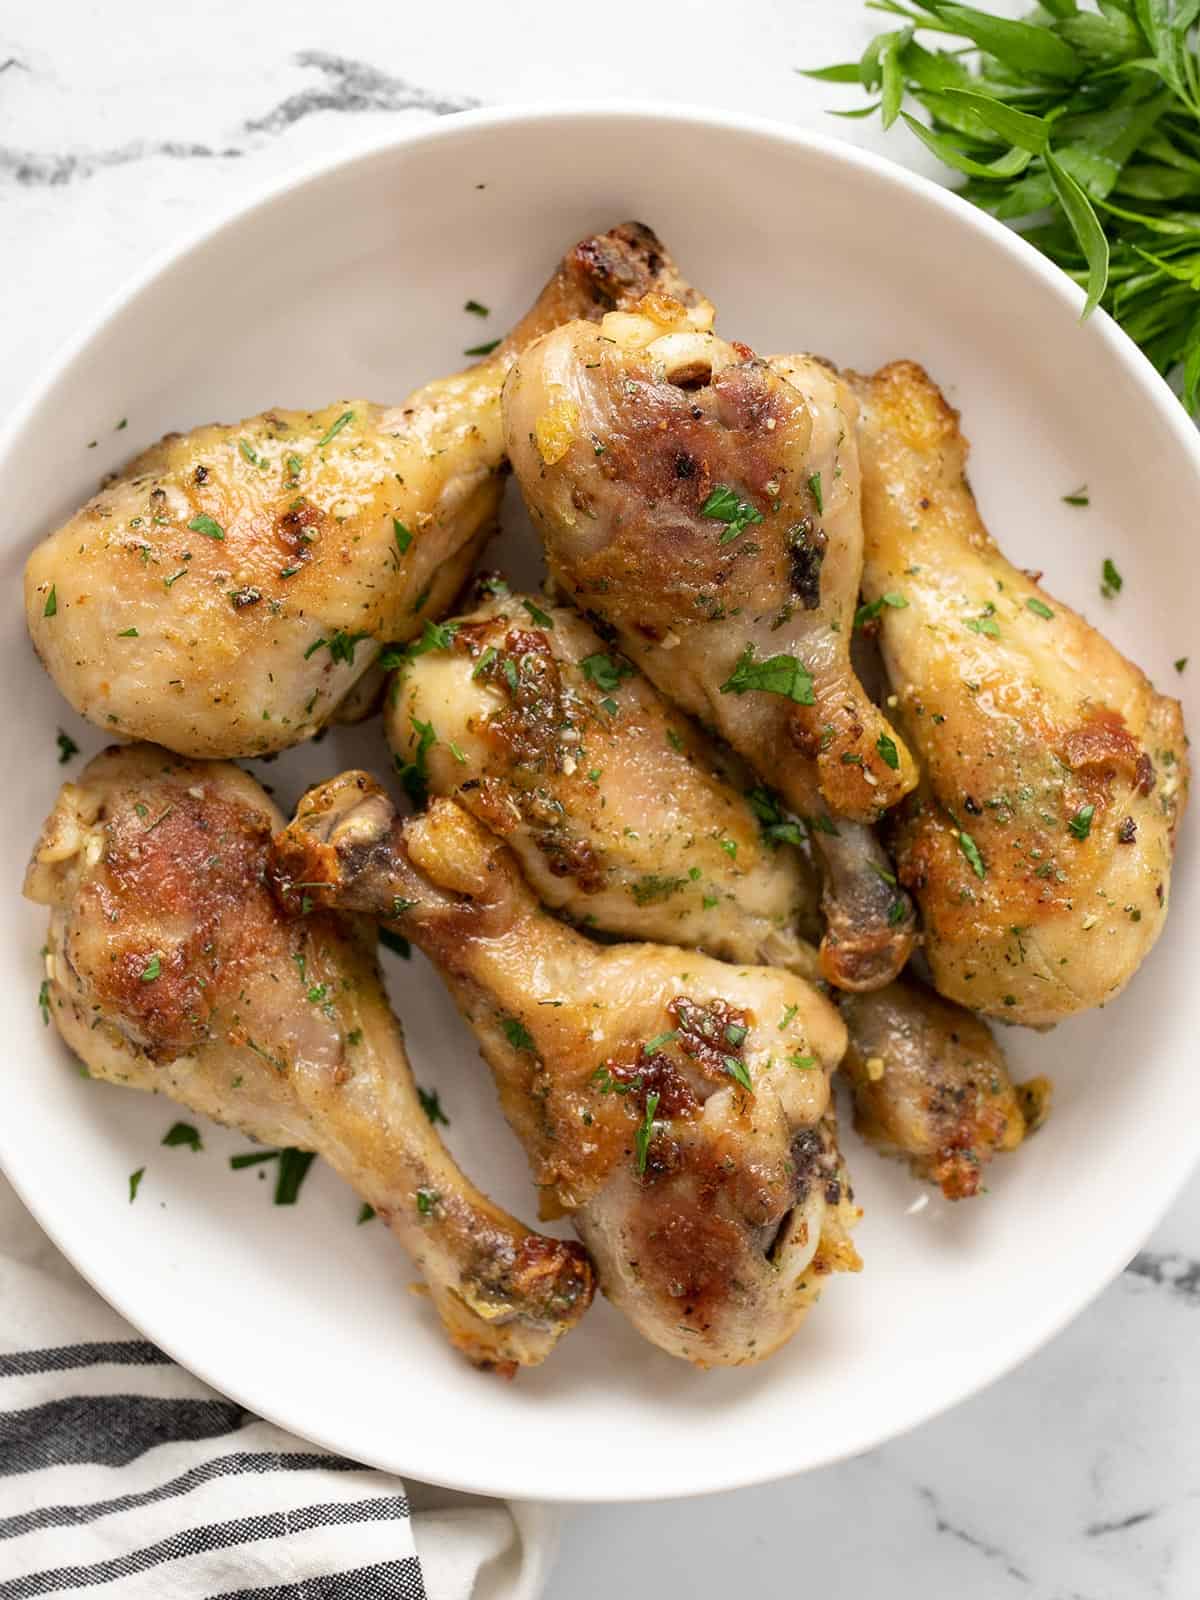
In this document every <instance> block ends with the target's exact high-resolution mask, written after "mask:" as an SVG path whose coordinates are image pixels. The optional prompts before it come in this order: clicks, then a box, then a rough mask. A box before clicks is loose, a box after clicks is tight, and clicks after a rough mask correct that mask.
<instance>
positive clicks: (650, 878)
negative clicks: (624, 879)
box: [629, 872, 687, 906]
mask: <svg viewBox="0 0 1200 1600" xmlns="http://www.w3.org/2000/svg"><path fill="white" fill-rule="evenodd" d="M686 885H687V879H686V878H673V877H666V876H664V875H660V874H659V873H657V872H647V873H644V874H643V875H642V876H641V877H640V878H638V879H637V880H636V882H634V883H631V884H630V885H629V892H630V894H631V895H632V896H633V901H634V904H635V905H639V906H654V905H658V904H659V903H660V902H661V901H663V900H669V899H670V898H671V896H672V895H673V894H675V893H676V891H677V890H679V889H683V888H685V887H686Z"/></svg>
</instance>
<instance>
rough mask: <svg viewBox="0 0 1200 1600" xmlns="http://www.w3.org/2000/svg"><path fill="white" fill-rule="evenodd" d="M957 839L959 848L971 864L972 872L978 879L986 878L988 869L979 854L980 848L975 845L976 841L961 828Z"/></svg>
mask: <svg viewBox="0 0 1200 1600" xmlns="http://www.w3.org/2000/svg"><path fill="white" fill-rule="evenodd" d="M957 839H958V848H959V849H960V850H961V851H962V853H963V855H964V856H966V858H967V860H968V861H969V862H970V864H971V870H972V872H974V874H975V876H976V877H977V878H986V877H987V867H986V866H985V865H984V861H983V857H982V856H981V855H980V853H979V846H978V845H977V844H976V843H975V841H974V839H972V837H971V835H970V834H969V833H965V832H964V831H963V830H962V829H961V828H960V829H959V830H958V833H957Z"/></svg>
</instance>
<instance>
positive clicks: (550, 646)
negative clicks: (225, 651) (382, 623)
mask: <svg viewBox="0 0 1200 1600" xmlns="http://www.w3.org/2000/svg"><path fill="white" fill-rule="evenodd" d="M488 581H489V582H491V583H492V584H493V585H494V584H495V583H496V580H488ZM385 726H386V729H387V736H388V742H389V743H390V745H391V747H392V749H393V750H394V751H395V754H396V761H397V763H398V764H401V765H402V771H403V774H404V777H405V779H406V781H407V784H408V787H409V789H410V791H411V792H412V793H413V795H414V797H416V798H420V796H421V793H422V792H423V790H424V789H425V788H426V787H428V789H429V790H430V791H431V792H432V793H434V794H440V795H446V796H448V797H450V798H453V799H455V800H457V801H458V803H459V804H460V805H462V806H464V807H465V808H466V809H467V810H468V811H470V812H471V813H472V814H473V815H474V816H476V817H478V818H479V820H480V821H481V822H483V823H484V824H485V825H486V826H487V827H489V828H490V829H491V830H492V831H493V832H494V833H496V834H498V835H499V836H500V837H501V838H502V839H504V840H505V841H506V843H507V844H508V845H509V846H510V847H511V848H512V850H513V851H514V852H515V853H516V855H517V857H518V858H519V860H520V862H521V866H522V868H523V870H524V873H525V876H526V878H527V879H528V881H529V883H530V886H531V887H532V888H533V889H534V890H535V891H536V892H537V894H538V897H539V898H540V899H541V901H542V902H543V904H545V905H548V906H551V907H553V908H554V909H556V910H559V911H565V912H566V913H568V914H569V915H570V916H571V917H572V918H573V919H574V920H575V921H576V922H577V923H579V924H581V925H586V926H588V927H597V928H602V929H604V930H605V931H606V932H608V933H617V934H620V935H622V936H623V937H624V938H627V939H653V940H655V941H657V942H661V943H664V944H678V945H688V946H694V947H697V948H699V949H702V950H707V951H708V952H709V954H710V955H715V956H720V957H722V958H724V959H725V960H728V961H749V962H755V963H759V964H762V965H764V966H779V967H786V968H788V969H789V970H790V971H793V972H799V973H801V974H803V975H804V976H806V977H811V976H812V975H813V974H814V972H815V971H816V951H815V950H814V949H813V947H812V945H811V944H809V943H808V942H807V941H806V940H805V939H804V938H803V937H801V935H800V931H799V930H800V928H801V927H803V928H805V929H806V930H808V931H812V929H813V927H814V924H815V918H816V895H815V892H814V886H813V884H812V881H811V874H810V873H809V872H808V870H807V866H806V863H805V861H804V858H803V857H802V855H801V853H800V851H799V850H798V849H797V848H796V847H795V845H794V844H792V843H789V842H787V840H786V839H785V838H783V837H781V835H782V834H786V833H788V832H791V833H793V834H794V833H795V832H796V824H794V823H792V824H790V826H789V825H788V824H787V823H786V822H784V821H783V819H782V818H778V812H777V811H776V810H775V808H774V803H773V801H772V798H771V796H770V795H769V794H767V792H766V791H765V790H763V789H761V787H760V788H757V789H756V788H755V786H754V780H753V779H752V778H751V777H750V776H749V775H748V774H747V773H746V771H745V769H744V768H742V767H741V763H740V762H738V761H736V760H735V759H732V758H730V757H728V755H726V754H724V753H718V751H717V749H716V747H715V746H714V745H713V744H712V742H711V741H710V740H708V739H707V738H705V736H704V735H703V734H702V733H701V732H700V731H699V729H697V728H696V727H695V726H694V725H692V724H691V723H690V722H689V720H688V719H687V718H686V717H684V716H682V715H680V713H679V712H678V711H676V710H675V708H674V707H673V706H671V705H669V704H668V703H667V702H666V701H664V700H663V699H662V697H661V696H660V695H659V694H658V692H657V690H656V689H655V688H654V687H653V686H652V685H651V684H650V683H649V682H648V680H647V679H646V678H644V677H643V676H642V675H641V673H639V672H637V671H635V670H634V668H633V667H631V666H630V665H629V663H628V662H627V661H626V659H625V658H624V656H621V655H620V654H618V653H616V652H610V650H609V647H608V646H606V645H605V644H604V643H603V641H602V640H601V639H600V637H599V636H598V635H597V634H596V633H595V632H594V630H593V629H592V628H590V627H589V626H588V624H587V623H586V622H585V621H584V619H583V618H582V617H581V616H579V614H578V613H577V612H575V611H573V610H572V609H571V608H570V607H568V606H561V605H553V604H551V603H550V602H549V601H547V600H545V599H544V598H543V597H540V596H539V597H538V598H537V599H534V598H531V597H529V596H526V595H514V594H509V593H508V592H507V591H505V592H502V593H500V594H498V595H496V596H494V597H493V598H491V599H489V600H488V601H486V603H484V604H482V605H480V606H478V607H477V608H476V609H475V610H473V611H472V612H470V613H469V614H468V615H467V616H465V617H463V618H461V619H459V620H457V621H454V622H450V623H446V624H443V625H439V626H438V627H437V628H431V629H429V630H428V631H427V633H426V636H425V638H424V639H423V640H422V641H421V642H420V643H419V644H418V645H416V646H414V647H413V650H412V651H411V652H410V654H409V656H408V658H407V659H406V661H405V663H404V665H403V667H402V669H401V671H400V672H399V673H398V674H397V677H396V679H395V681H394V683H393V685H392V689H391V692H390V694H389V695H388V704H387V710H386V712H385ZM748 795H749V797H748ZM756 807H757V811H756V809H755V808H756ZM766 817H776V818H778V820H777V821H775V823H774V826H773V828H772V826H771V825H770V824H769V823H768V822H766V821H765V820H764V818H766Z"/></svg>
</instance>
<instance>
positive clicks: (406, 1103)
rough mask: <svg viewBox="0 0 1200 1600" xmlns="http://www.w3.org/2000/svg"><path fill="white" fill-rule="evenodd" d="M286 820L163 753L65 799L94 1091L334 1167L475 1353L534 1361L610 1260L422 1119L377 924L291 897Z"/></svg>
mask: <svg viewBox="0 0 1200 1600" xmlns="http://www.w3.org/2000/svg"><path fill="white" fill-rule="evenodd" d="M282 820H283V819H282V818H281V817H280V815H279V813H278V812H277V811H276V810H275V808H274V806H273V805H272V804H271V802H270V800H268V799H267V797H266V795H265V794H264V793H263V791H262V789H261V788H260V787H259V786H258V784H256V783H255V782H254V780H253V779H252V778H250V777H249V776H248V775H247V774H246V773H244V772H242V771H240V770H239V769H238V768H237V767H234V766H229V765H226V764H224V763H213V764H208V763H196V762H185V761H180V760H178V759H176V758H175V757H173V756H171V755H170V754H169V753H168V752H166V751H164V750H161V749H158V748H156V747H155V746H152V745H134V746H130V747H127V748H123V749H111V750H108V751H106V752H105V753H104V754H102V755H100V756H97V757H96V759H95V760H94V761H92V762H91V763H90V764H89V765H88V767H87V768H86V769H85V771H84V772H83V773H82V774H81V776H80V778H79V780H78V782H76V783H70V784H66V785H65V786H64V787H63V789H62V792H61V793H60V795H59V799H58V803H57V805H56V806H55V808H54V811H53V812H52V813H51V815H50V817H49V819H48V820H47V822H46V825H45V829H44V831H43V834H42V838H41V840H40V842H39V844H38V847H37V850H36V851H35V854H34V857H33V861H32V863H31V865H30V868H29V872H28V875H27V878H26V883H25V893H26V895H27V896H28V897H29V898H30V899H32V900H36V901H38V902H39V903H41V904H43V905H48V906H50V907H51V918H50V932H49V936H48V939H47V948H48V956H47V972H48V979H49V989H48V997H49V1005H50V1014H51V1015H52V1016H53V1018H54V1020H55V1022H56V1024H57V1026H58V1028H59V1031H60V1032H61V1034H62V1036H63V1038H64V1039H65V1040H66V1042H67V1044H68V1045H70V1047H71V1048H72V1049H73V1050H75V1051H76V1053H77V1054H78V1055H79V1056H80V1057H81V1059H82V1060H83V1061H84V1062H85V1063H86V1065H87V1067H88V1071H89V1073H90V1074H91V1076H92V1077H94V1078H105V1079H107V1080H108V1081H109V1082H112V1083H120V1084H126V1085H128V1086H129V1087H131V1088H138V1089H147V1090H152V1091H157V1092H160V1093H163V1094H166V1095H169V1096H170V1097H171V1098H172V1099H174V1100H177V1101H179V1102H180V1103H181V1104H182V1105H185V1106H188V1107H189V1108H190V1109H191V1110H193V1111H197V1112H200V1113H201V1114H203V1115H205V1116H210V1117H214V1118H216V1119H217V1120H218V1121H221V1122H227V1123H229V1124H231V1125H232V1126H234V1127H238V1128H241V1129H242V1130H243V1131H244V1132H246V1133H248V1134H250V1135H251V1136H253V1137H254V1138H257V1139H261V1140H262V1141H263V1142H264V1143H266V1144H271V1145H281V1146H289V1145H290V1146H297V1147H299V1148H301V1149H305V1150H314V1151H316V1152H317V1153H318V1154H320V1155H321V1156H322V1157H323V1158H324V1159H325V1160H326V1161H328V1162H329V1164H330V1165H331V1166H332V1167H334V1168H335V1170H336V1171H337V1172H338V1173H340V1175H341V1176H342V1177H343V1178H345V1179H346V1180H347V1182H349V1183H351V1184H352V1185H353V1186H354V1187H355V1188H356V1189H357V1190H358V1192H359V1193H360V1194H361V1195H362V1196H363V1198H364V1199H365V1200H367V1201H368V1202H369V1203H370V1204H371V1205H372V1206H373V1207H374V1209H375V1211H376V1212H377V1213H378V1214H379V1216H380V1217H382V1218H383V1220H384V1221H385V1222H386V1223H387V1225H388V1227H389V1228H391V1230H392V1231H393V1233H395V1235H396V1236H397V1238H398V1239H399V1240H400V1241H401V1243H402V1244H403V1245H404V1246H405V1248H406V1249H407V1250H408V1251H409V1253H410V1255H411V1256H412V1257H413V1259H414V1261H415V1262H416V1263H417V1265H418V1267H419V1268H420V1270H421V1272H422V1274H423V1276H424V1278H425V1281H426V1283H427V1284H428V1286H429V1290H430V1294H431V1296H432V1298H433V1303H434V1305H435V1306H436V1308H437V1311H438V1314H439V1315H440V1317H441V1319H442V1321H443V1323H444V1324H445V1327H446V1331H447V1333H448V1334H449V1336H450V1338H451V1339H452V1341H453V1342H454V1343H455V1344H456V1345H457V1346H458V1347H459V1348H460V1349H461V1350H462V1351H463V1352H464V1354H466V1355H467V1356H468V1357H469V1358H470V1359H471V1360H472V1361H474V1362H476V1363H478V1364H480V1365H485V1366H491V1367H498V1368H500V1369H501V1370H503V1371H505V1372H508V1373H511V1372H513V1371H515V1369H516V1367H517V1366H519V1365H534V1364H536V1363H537V1362H540V1361H541V1360H543V1359H544V1358H545V1356H546V1355H548V1354H549V1352H550V1350H551V1349H552V1348H553V1347H554V1344H555V1343H556V1342H557V1340H558V1338H559V1337H560V1335H561V1334H562V1333H564V1332H565V1331H566V1330H567V1329H569V1328H570V1327H572V1326H573V1325H574V1324H575V1322H577V1321H578V1319H579V1317H580V1316H581V1315H582V1313H583V1312H584V1311H585V1310H586V1308H587V1306H588V1303H589V1301H590V1299H591V1294H592V1276H591V1268H590V1264H589V1263H588V1261H587V1260H586V1258H585V1257H584V1255H583V1253H582V1251H580V1250H579V1248H578V1246H575V1245H571V1244H564V1243H563V1242H561V1241H560V1240H557V1239H548V1238H545V1237H543V1236H542V1235H540V1234H536V1233H531V1232H530V1231H529V1230H528V1229H527V1228H525V1227H524V1226H522V1224H521V1223H519V1222H518V1221H517V1220H516V1219H515V1218H513V1217H511V1216H509V1215H508V1214H507V1213H506V1212H504V1211H502V1210H501V1209H500V1208H499V1207H498V1206H496V1205H494V1204H493V1203H492V1202H491V1201H490V1200H488V1199H487V1197H486V1196H485V1195H483V1194H481V1193H480V1191H479V1190H478V1189H476V1188H475V1186H474V1185H473V1184H472V1183H471V1182H470V1181H469V1179H467V1178H466V1177H465V1176H464V1175H463V1174H462V1173H461V1172H460V1171H459V1170H458V1168H457V1167H456V1166H455V1164H454V1162H453V1159H452V1158H451V1156H450V1154H449V1152H448V1151H447V1150H446V1149H445V1147H444V1146H443V1145H442V1143H441V1141H440V1139H439V1138H438V1136H437V1132H436V1130H435V1129H434V1128H433V1127H432V1126H431V1125H430V1123H429V1120H428V1119H427V1117H426V1116H425V1114H424V1112H423V1110H422V1108H421V1104H420V1101H419V1098H418V1096H417V1090H416V1085H415V1084H414V1082H413V1079H412V1074H411V1071H410V1069H409V1065H408V1058H407V1056H406V1054H405V1050H404V1039H403V1035H402V1033H401V1031H400V1027H399V1024H398V1023H397V1021H396V1019H395V1017H394V1016H393V1014H392V1012H391V1010H390V1008H389V1006H388V1004H387V1000H386V997H385V996H384V993H383V989H382V984H381V981H380V977H379V972H378V969H377V967H376V963H375V955H374V948H375V929H374V925H373V924H369V923H367V922H365V921H364V919H360V918H347V919H341V918H338V917H336V916H334V915H332V914H331V913H329V912H325V911H321V910H319V909H317V910H314V911H313V912H312V914H311V915H297V916H294V917H293V916H288V915H285V914H284V913H283V912H282V911H281V910H280V908H279V906H278V904H277V903H276V900H275V898H274V897H273V895H272V893H271V890H270V888H269V887H268V883H267V872H266V869H267V863H268V853H269V850H270V844H271V835H272V831H273V830H274V829H276V828H278V827H279V826H280V825H281V823H282Z"/></svg>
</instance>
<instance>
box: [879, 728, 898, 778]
mask: <svg viewBox="0 0 1200 1600" xmlns="http://www.w3.org/2000/svg"><path fill="white" fill-rule="evenodd" d="M875 748H876V750H878V751H879V755H880V759H881V760H882V761H883V763H884V764H885V766H889V767H891V769H892V771H893V772H899V770H900V752H899V751H898V750H897V749H896V741H895V740H894V739H889V738H888V736H887V734H886V733H881V734H880V735H879V737H878V739H876V741H875Z"/></svg>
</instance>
